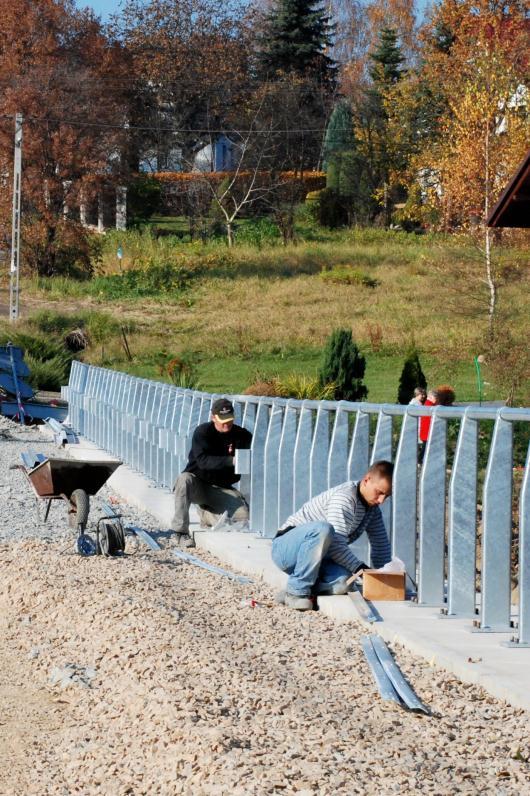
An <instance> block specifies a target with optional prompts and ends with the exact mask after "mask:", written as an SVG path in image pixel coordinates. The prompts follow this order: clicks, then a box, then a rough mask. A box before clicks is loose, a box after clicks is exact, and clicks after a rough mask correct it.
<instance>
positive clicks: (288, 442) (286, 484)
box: [277, 402, 298, 528]
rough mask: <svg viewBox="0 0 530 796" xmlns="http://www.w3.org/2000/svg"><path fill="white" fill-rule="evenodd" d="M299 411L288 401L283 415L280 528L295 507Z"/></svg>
mask: <svg viewBox="0 0 530 796" xmlns="http://www.w3.org/2000/svg"><path fill="white" fill-rule="evenodd" d="M297 419H298V411H297V409H296V407H295V406H293V405H292V404H291V403H289V402H288V403H287V406H286V407H285V413H284V417H283V426H282V435H281V437H280V448H279V452H278V518H277V520H278V528H279V527H280V526H281V525H282V524H283V523H284V522H285V520H286V519H287V517H288V516H289V515H290V514H292V513H293V507H294V449H295V444H296V422H297Z"/></svg>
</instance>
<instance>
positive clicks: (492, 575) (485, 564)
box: [480, 412, 513, 633]
mask: <svg viewBox="0 0 530 796" xmlns="http://www.w3.org/2000/svg"><path fill="white" fill-rule="evenodd" d="M512 459H513V456H512V424H511V423H510V422H509V421H508V420H503V419H502V416H501V413H500V412H499V413H498V415H497V420H496V421H495V428H494V430H493V439H492V441H491V448H490V453H489V457H488V466H487V468H486V477H485V479H484V499H483V502H482V523H483V525H482V567H481V570H482V577H481V602H480V630H486V631H490V632H501V633H502V632H504V633H506V632H509V630H510V628H511V625H510V598H511V579H510V569H511V567H510V565H511V539H512Z"/></svg>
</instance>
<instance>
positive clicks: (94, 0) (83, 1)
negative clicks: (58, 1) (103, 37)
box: [76, 0, 120, 22]
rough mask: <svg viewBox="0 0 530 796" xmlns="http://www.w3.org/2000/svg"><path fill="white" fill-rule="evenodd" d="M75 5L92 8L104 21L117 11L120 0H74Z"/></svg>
mask: <svg viewBox="0 0 530 796" xmlns="http://www.w3.org/2000/svg"><path fill="white" fill-rule="evenodd" d="M76 5H77V6H79V8H85V7H86V6H89V7H90V8H93V9H94V11H95V12H96V14H97V15H98V17H101V19H102V20H103V22H106V21H107V20H108V18H109V16H110V15H111V14H115V13H116V12H117V11H119V5H120V0H76Z"/></svg>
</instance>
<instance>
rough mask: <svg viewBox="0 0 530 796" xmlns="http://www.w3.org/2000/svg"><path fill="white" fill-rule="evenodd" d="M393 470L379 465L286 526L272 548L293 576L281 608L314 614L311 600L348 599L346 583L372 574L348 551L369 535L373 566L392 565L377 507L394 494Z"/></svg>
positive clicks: (323, 496)
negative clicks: (326, 596) (321, 597)
mask: <svg viewBox="0 0 530 796" xmlns="http://www.w3.org/2000/svg"><path fill="white" fill-rule="evenodd" d="M393 470H394V466H393V464H392V463H391V462H387V461H379V462H375V463H374V464H372V466H371V467H370V468H369V470H368V471H367V473H366V474H365V476H364V477H363V478H361V480H360V481H346V483H344V484H340V485H339V486H335V487H333V488H332V489H328V491H327V492H322V494H320V495H317V496H316V497H314V498H312V499H311V500H309V501H308V502H307V503H305V504H304V505H303V506H302V508H301V509H299V510H298V511H296V512H295V513H294V514H292V515H291V516H290V517H289V518H288V519H287V520H286V521H285V522H284V524H283V525H282V527H281V528H280V530H279V531H278V533H277V534H276V538H275V539H274V540H273V542H272V560H273V561H274V563H275V564H276V566H278V567H279V568H280V569H281V570H283V571H284V572H287V573H288V575H289V580H288V581H287V591H286V592H285V593H283V592H282V593H281V594H280V595H279V596H278V598H277V599H278V601H279V602H282V603H283V604H285V605H286V606H288V607H289V608H295V609H296V610H298V611H308V610H311V609H312V608H313V600H312V595H315V594H345V593H346V592H347V591H348V585H347V583H346V581H347V580H348V578H349V577H350V576H351V575H352V574H353V573H356V572H360V571H361V570H362V569H368V565H367V564H365V563H364V562H363V561H360V560H359V559H358V558H357V556H356V555H355V553H353V552H352V550H351V548H350V547H349V545H350V544H351V543H352V542H355V540H356V539H358V538H359V537H360V536H361V534H363V533H365V532H366V534H367V535H368V538H369V540H370V545H371V553H372V564H373V566H374V567H376V568H379V567H382V566H383V565H384V564H386V563H387V562H388V561H390V559H391V553H390V542H389V539H388V534H387V532H386V530H385V525H384V522H383V517H382V514H381V510H380V508H379V506H380V505H381V504H382V503H383V502H384V501H385V500H386V498H387V497H389V496H390V495H391V493H392V473H393Z"/></svg>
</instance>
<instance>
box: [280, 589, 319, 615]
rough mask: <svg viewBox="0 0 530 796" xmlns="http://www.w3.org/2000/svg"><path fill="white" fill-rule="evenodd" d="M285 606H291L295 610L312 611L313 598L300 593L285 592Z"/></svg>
mask: <svg viewBox="0 0 530 796" xmlns="http://www.w3.org/2000/svg"><path fill="white" fill-rule="evenodd" d="M283 604H284V605H285V607H286V608H293V609H294V610H295V611H312V610H313V607H314V606H313V600H312V598H311V597H306V596H305V595H300V594H289V592H288V591H287V592H285V597H284V602H283Z"/></svg>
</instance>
